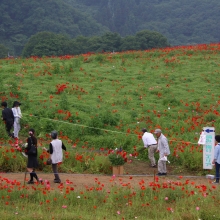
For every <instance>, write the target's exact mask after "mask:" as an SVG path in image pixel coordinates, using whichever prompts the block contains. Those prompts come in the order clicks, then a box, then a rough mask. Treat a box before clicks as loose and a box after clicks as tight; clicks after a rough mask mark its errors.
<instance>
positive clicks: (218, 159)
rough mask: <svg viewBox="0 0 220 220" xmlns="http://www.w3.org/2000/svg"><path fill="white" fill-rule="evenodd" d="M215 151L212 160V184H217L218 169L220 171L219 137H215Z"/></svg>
mask: <svg viewBox="0 0 220 220" xmlns="http://www.w3.org/2000/svg"><path fill="white" fill-rule="evenodd" d="M215 144H216V145H215V150H214V159H213V161H212V164H215V181H214V182H213V183H217V184H218V183H219V169H220V135H216V136H215Z"/></svg>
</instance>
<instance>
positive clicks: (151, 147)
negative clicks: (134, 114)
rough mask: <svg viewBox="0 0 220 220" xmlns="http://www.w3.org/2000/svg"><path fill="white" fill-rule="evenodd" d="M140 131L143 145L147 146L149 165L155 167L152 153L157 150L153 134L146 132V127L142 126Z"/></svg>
mask: <svg viewBox="0 0 220 220" xmlns="http://www.w3.org/2000/svg"><path fill="white" fill-rule="evenodd" d="M141 131H142V132H143V135H142V140H143V143H144V147H145V148H148V158H149V160H150V163H151V164H150V166H151V167H156V160H155V157H154V154H155V152H156V150H157V141H156V139H155V138H154V136H153V134H151V133H149V132H147V129H146V128H143V129H142V130H141Z"/></svg>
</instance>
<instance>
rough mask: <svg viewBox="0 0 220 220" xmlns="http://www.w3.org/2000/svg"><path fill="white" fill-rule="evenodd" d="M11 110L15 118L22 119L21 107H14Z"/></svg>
mask: <svg viewBox="0 0 220 220" xmlns="http://www.w3.org/2000/svg"><path fill="white" fill-rule="evenodd" d="M11 110H12V112H13V115H14V117H15V118H21V117H22V114H21V109H20V107H14V108H12V109H11Z"/></svg>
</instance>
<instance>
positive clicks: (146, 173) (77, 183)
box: [0, 160, 213, 190]
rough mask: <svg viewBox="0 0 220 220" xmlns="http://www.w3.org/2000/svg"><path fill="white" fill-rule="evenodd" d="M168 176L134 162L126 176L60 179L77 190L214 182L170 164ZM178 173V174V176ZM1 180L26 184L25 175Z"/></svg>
mask: <svg viewBox="0 0 220 220" xmlns="http://www.w3.org/2000/svg"><path fill="white" fill-rule="evenodd" d="M167 169H168V175H167V176H163V177H158V176H156V174H157V173H158V171H157V168H151V167H149V164H148V162H144V161H139V160H134V161H133V162H132V163H130V164H129V163H126V164H125V166H124V175H122V176H112V175H99V174H66V173H65V174H64V173H61V174H60V178H61V180H62V183H63V184H64V185H69V186H71V187H74V189H75V190H81V189H85V188H86V187H89V188H90V187H94V186H95V187H104V188H108V187H110V186H113V185H114V186H115V185H116V186H122V187H123V186H130V187H140V186H141V185H143V184H144V185H145V186H148V185H149V184H150V183H152V182H155V181H157V180H158V181H159V182H169V181H175V182H176V181H181V182H184V181H185V180H186V179H189V180H190V181H191V182H195V184H210V183H211V182H212V181H213V180H210V179H206V177H205V176H198V175H197V173H195V174H193V173H190V174H189V173H182V172H181V171H180V170H178V168H176V167H172V166H171V165H170V164H169V165H168V166H167ZM176 173H178V174H176ZM38 176H39V178H42V179H43V180H44V182H45V181H46V182H47V181H49V182H50V186H51V187H52V188H57V187H58V186H59V184H55V183H53V180H54V175H53V174H52V173H43V172H38ZM0 177H1V178H7V179H9V180H12V181H13V180H17V181H19V182H21V184H22V185H23V184H24V173H0ZM28 180H29V174H27V177H26V181H25V184H26V185H27V181H28Z"/></svg>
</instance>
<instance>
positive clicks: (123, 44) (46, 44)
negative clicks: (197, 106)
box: [22, 31, 168, 74]
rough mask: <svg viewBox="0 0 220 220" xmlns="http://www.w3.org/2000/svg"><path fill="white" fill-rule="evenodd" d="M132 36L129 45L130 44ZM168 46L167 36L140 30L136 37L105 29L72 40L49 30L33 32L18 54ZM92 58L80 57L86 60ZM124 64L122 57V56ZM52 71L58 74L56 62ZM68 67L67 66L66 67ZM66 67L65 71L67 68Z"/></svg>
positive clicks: (44, 54)
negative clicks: (124, 36)
mask: <svg viewBox="0 0 220 220" xmlns="http://www.w3.org/2000/svg"><path fill="white" fill-rule="evenodd" d="M131 39H132V44H131ZM166 46H168V43H167V39H166V38H165V37H164V36H163V35H161V34H159V33H156V32H151V31H141V32H138V33H137V34H136V36H128V37H126V38H121V36H120V35H119V34H117V33H111V32H108V33H106V34H104V35H102V36H101V37H98V36H96V37H90V38H89V37H84V36H78V37H76V38H74V39H69V38H68V37H66V36H63V35H60V34H54V33H52V32H39V33H37V34H35V35H33V36H32V37H31V38H30V39H29V41H28V42H27V44H26V45H25V47H24V49H23V51H22V56H23V57H30V56H38V57H42V56H61V55H66V54H69V55H76V54H85V53H88V52H94V53H97V52H113V53H114V52H116V51H121V50H130V49H133V50H145V49H150V48H162V47H166ZM96 60H97V61H99V62H103V61H104V57H103V56H102V54H99V55H97V57H96ZM91 61H92V58H91V57H90V58H89V59H86V60H83V62H86V63H89V62H91ZM122 65H124V59H122ZM53 66H54V70H53V73H55V74H58V73H60V65H59V63H55V64H53ZM70 69H71V68H70ZM70 69H69V70H68V71H70Z"/></svg>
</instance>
